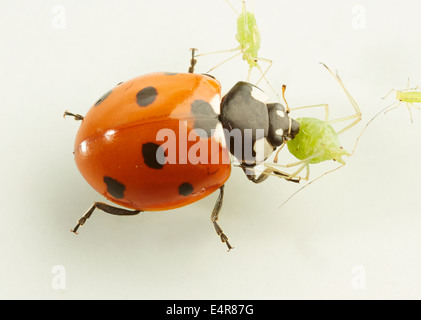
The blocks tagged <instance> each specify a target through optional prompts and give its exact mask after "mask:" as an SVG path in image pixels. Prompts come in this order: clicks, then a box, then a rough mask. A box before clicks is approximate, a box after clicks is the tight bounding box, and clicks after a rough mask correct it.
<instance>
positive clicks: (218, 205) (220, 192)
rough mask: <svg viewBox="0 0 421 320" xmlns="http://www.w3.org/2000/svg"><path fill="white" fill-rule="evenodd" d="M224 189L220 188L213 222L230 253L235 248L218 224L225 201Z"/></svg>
mask: <svg viewBox="0 0 421 320" xmlns="http://www.w3.org/2000/svg"><path fill="white" fill-rule="evenodd" d="M224 187H225V185H223V186H222V187H220V188H219V196H218V199H217V200H216V203H215V207H214V208H213V211H212V215H211V222H212V223H213V226H214V228H215V231H216V233H217V234H218V236H219V237H220V238H221V241H222V242H225V244H226V245H227V247H228V251H230V250H231V249H232V248H233V246H231V244H230V243H229V242H228V237H227V236H226V235H225V233H224V232H223V231H222V229H221V227H220V226H219V224H218V222H217V221H218V219H219V213H220V212H221V208H222V202H223V200H224Z"/></svg>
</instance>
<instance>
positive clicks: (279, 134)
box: [275, 128, 284, 136]
mask: <svg viewBox="0 0 421 320" xmlns="http://www.w3.org/2000/svg"><path fill="white" fill-rule="evenodd" d="M275 134H276V135H278V136H283V135H284V130H282V129H280V128H279V129H277V130H276V131H275Z"/></svg>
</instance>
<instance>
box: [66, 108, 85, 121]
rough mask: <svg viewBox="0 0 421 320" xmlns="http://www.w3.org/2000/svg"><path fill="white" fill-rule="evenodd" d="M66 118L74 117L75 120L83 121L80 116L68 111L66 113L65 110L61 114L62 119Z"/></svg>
mask: <svg viewBox="0 0 421 320" xmlns="http://www.w3.org/2000/svg"><path fill="white" fill-rule="evenodd" d="M66 116H71V117H74V118H75V120H83V118H84V117H83V116H81V115H80V114H73V113H71V112H69V111H67V110H65V111H64V114H63V118H66Z"/></svg>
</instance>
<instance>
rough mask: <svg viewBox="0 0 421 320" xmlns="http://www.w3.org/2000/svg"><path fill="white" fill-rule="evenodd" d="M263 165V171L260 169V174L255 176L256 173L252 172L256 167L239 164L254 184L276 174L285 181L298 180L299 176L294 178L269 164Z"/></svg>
mask: <svg viewBox="0 0 421 320" xmlns="http://www.w3.org/2000/svg"><path fill="white" fill-rule="evenodd" d="M265 167H266V168H265V169H264V170H263V171H261V172H260V175H259V176H258V177H257V178H256V175H255V174H254V172H256V169H255V168H254V167H244V166H241V168H242V169H243V171H244V173H245V174H246V176H247V178H248V179H249V180H250V181H251V182H253V183H256V184H258V183H262V182H263V181H265V180H266V179H267V178H269V176H276V177H280V178H284V179H285V180H287V181H291V182H295V183H299V182H300V178H294V177H292V176H291V175H290V174H288V173H286V172H283V171H279V170H278V169H276V168H273V167H271V166H269V165H265Z"/></svg>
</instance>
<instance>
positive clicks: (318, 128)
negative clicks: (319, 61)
mask: <svg viewBox="0 0 421 320" xmlns="http://www.w3.org/2000/svg"><path fill="white" fill-rule="evenodd" d="M323 66H324V67H325V68H326V69H327V70H328V71H329V73H330V74H331V75H332V76H333V77H334V78H335V79H336V80H337V81H338V83H339V85H340V86H341V87H342V89H343V90H344V92H345V94H346V95H347V97H348V99H349V101H350V102H351V105H352V107H353V109H354V111H355V112H354V114H352V115H350V116H346V117H341V118H338V119H333V120H329V106H328V105H327V104H318V105H311V106H304V107H299V108H292V109H291V110H298V109H305V108H312V107H324V108H325V118H324V120H320V119H317V118H310V117H303V118H298V119H296V120H297V121H298V123H299V124H300V130H299V132H298V134H297V135H296V136H295V137H294V139H292V140H290V141H286V145H287V147H288V150H289V152H290V153H291V154H292V155H294V156H295V157H296V158H297V159H299V161H297V162H294V163H290V164H286V165H281V164H277V160H278V159H277V158H278V154H277V155H276V156H275V159H274V160H275V163H274V166H280V167H284V168H290V167H298V169H297V170H296V171H294V172H293V173H291V174H289V177H288V178H290V179H293V178H297V177H298V178H300V179H304V180H308V179H309V177H310V164H316V163H320V162H323V161H328V160H334V161H337V162H339V163H340V164H341V167H342V166H344V165H345V161H344V160H343V159H342V157H343V156H344V155H346V156H351V155H352V153H353V152H352V153H349V152H348V151H346V150H345V149H343V148H342V146H341V145H340V142H339V137H338V136H339V135H340V134H342V133H343V132H345V131H347V130H349V129H350V128H352V127H353V126H355V125H356V124H357V123H358V122H359V121H360V120H361V111H360V109H359V107H358V105H357V103H356V101H355V100H354V98H353V97H352V96H351V94H350V93H349V92H348V90H347V89H346V88H345V86H344V84H343V83H342V80H341V79H340V78H339V76H338V75H337V74H336V75H335V74H334V73H333V72H332V71H331V70H330V69H329V68H328V67H327V66H326V65H324V64H323ZM285 88H286V87H285V86H284V87H283V93H285ZM284 97H285V95H284ZM344 121H351V123H350V124H348V125H346V126H345V127H344V128H342V129H341V130H339V131H336V130H335V129H334V128H333V126H332V124H334V123H339V122H344ZM354 150H355V148H354ZM278 153H279V151H278ZM338 168H339V167H338ZM338 168H337V169H338ZM304 169H305V170H306V175H305V176H304V177H299V176H298V175H299V173H300V172H301V171H302V170H304ZM335 170H336V169H335Z"/></svg>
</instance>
